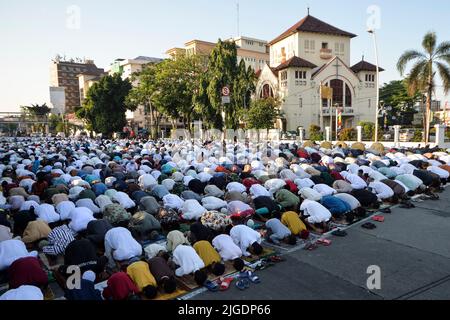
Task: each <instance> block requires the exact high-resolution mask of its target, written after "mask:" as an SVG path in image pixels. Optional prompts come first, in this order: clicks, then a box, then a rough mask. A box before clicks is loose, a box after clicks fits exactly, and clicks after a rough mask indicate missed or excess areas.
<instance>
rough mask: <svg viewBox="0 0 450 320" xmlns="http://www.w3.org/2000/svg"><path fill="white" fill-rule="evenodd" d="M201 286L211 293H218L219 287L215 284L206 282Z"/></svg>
mask: <svg viewBox="0 0 450 320" xmlns="http://www.w3.org/2000/svg"><path fill="white" fill-rule="evenodd" d="M203 286H204V287H205V288H206V289H208V290H209V291H211V292H217V291H219V286H218V285H217V283H215V282H212V281H209V280H207V281H206V282H205V284H204V285H203Z"/></svg>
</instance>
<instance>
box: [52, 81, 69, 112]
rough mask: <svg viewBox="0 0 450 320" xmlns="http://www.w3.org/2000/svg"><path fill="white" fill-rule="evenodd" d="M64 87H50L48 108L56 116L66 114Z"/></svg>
mask: <svg viewBox="0 0 450 320" xmlns="http://www.w3.org/2000/svg"><path fill="white" fill-rule="evenodd" d="M65 91H66V90H65V88H64V87H50V107H51V108H52V113H53V114H56V115H60V114H65V113H66V92H65Z"/></svg>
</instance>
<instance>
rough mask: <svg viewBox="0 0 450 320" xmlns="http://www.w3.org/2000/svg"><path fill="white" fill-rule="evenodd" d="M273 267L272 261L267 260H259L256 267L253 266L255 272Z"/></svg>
mask: <svg viewBox="0 0 450 320" xmlns="http://www.w3.org/2000/svg"><path fill="white" fill-rule="evenodd" d="M274 265H275V263H273V262H272V261H269V260H261V262H259V263H258V264H257V265H256V266H255V270H264V269H267V268H269V267H273V266H274Z"/></svg>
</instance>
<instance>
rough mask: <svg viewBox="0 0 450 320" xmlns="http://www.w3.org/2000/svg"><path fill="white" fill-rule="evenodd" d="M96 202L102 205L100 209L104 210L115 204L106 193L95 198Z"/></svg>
mask: <svg viewBox="0 0 450 320" xmlns="http://www.w3.org/2000/svg"><path fill="white" fill-rule="evenodd" d="M95 203H96V204H97V205H98V206H99V207H100V210H102V211H103V210H104V209H105V208H106V207H107V206H109V205H110V204H113V203H112V201H111V198H110V197H108V196H105V195H101V196H98V197H97V198H95Z"/></svg>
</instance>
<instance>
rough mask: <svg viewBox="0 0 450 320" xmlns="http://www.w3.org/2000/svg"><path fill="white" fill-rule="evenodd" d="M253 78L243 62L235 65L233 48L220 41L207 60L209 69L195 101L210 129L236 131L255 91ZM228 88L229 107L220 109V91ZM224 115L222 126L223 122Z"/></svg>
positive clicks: (253, 75) (233, 44)
mask: <svg viewBox="0 0 450 320" xmlns="http://www.w3.org/2000/svg"><path fill="white" fill-rule="evenodd" d="M255 80H256V76H255V73H254V71H253V70H252V69H251V68H246V65H245V62H244V61H241V62H240V63H239V64H238V61H237V49H236V44H235V43H234V42H230V41H221V40H220V39H219V41H218V43H217V45H216V47H215V48H214V49H213V51H212V52H211V54H210V56H209V63H208V69H207V71H206V72H205V74H204V75H203V76H202V77H201V79H200V86H199V90H198V92H197V93H196V95H195V97H194V102H195V105H196V108H197V111H198V112H199V113H201V115H202V118H203V121H204V122H205V123H206V124H207V125H208V126H209V127H210V128H215V129H220V130H222V129H223V128H224V126H226V127H227V128H231V129H237V128H238V127H239V123H240V120H241V117H240V114H241V112H240V111H241V110H243V109H247V108H248V106H249V101H250V97H251V95H252V93H254V91H255ZM226 86H227V87H229V89H230V103H229V104H226V105H225V106H223V105H222V88H224V87H226ZM222 111H223V112H224V113H225V123H223V120H222Z"/></svg>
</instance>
